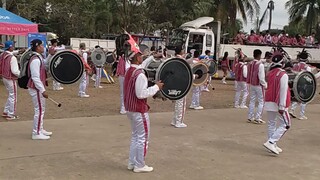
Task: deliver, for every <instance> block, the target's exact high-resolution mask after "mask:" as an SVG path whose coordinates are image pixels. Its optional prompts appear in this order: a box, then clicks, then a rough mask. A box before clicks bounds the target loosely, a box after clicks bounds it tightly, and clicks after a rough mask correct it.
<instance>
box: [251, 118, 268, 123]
mask: <svg viewBox="0 0 320 180" xmlns="http://www.w3.org/2000/svg"><path fill="white" fill-rule="evenodd" d="M253 122H254V123H255V124H265V123H266V122H265V121H264V120H262V119H256V120H254V121H253Z"/></svg>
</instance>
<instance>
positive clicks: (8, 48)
mask: <svg viewBox="0 0 320 180" xmlns="http://www.w3.org/2000/svg"><path fill="white" fill-rule="evenodd" d="M4 50H6V51H10V52H12V51H13V50H14V42H13V41H6V42H5V43H4Z"/></svg>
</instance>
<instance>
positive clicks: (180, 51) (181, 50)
mask: <svg viewBox="0 0 320 180" xmlns="http://www.w3.org/2000/svg"><path fill="white" fill-rule="evenodd" d="M175 52H176V55H183V49H182V47H181V46H177V47H176V49H175Z"/></svg>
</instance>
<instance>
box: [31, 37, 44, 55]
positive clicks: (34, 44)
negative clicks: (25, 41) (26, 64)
mask: <svg viewBox="0 0 320 180" xmlns="http://www.w3.org/2000/svg"><path fill="white" fill-rule="evenodd" d="M30 45H31V51H33V52H37V53H39V54H42V53H43V52H44V46H43V43H42V41H41V40H40V39H34V40H32V41H31V44H30Z"/></svg>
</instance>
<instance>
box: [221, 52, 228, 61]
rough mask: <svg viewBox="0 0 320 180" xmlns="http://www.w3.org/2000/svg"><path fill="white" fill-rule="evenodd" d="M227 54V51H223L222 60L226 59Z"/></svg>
mask: <svg viewBox="0 0 320 180" xmlns="http://www.w3.org/2000/svg"><path fill="white" fill-rule="evenodd" d="M228 56H229V53H228V51H226V52H224V55H223V58H222V60H226V59H227V58H228Z"/></svg>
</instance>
